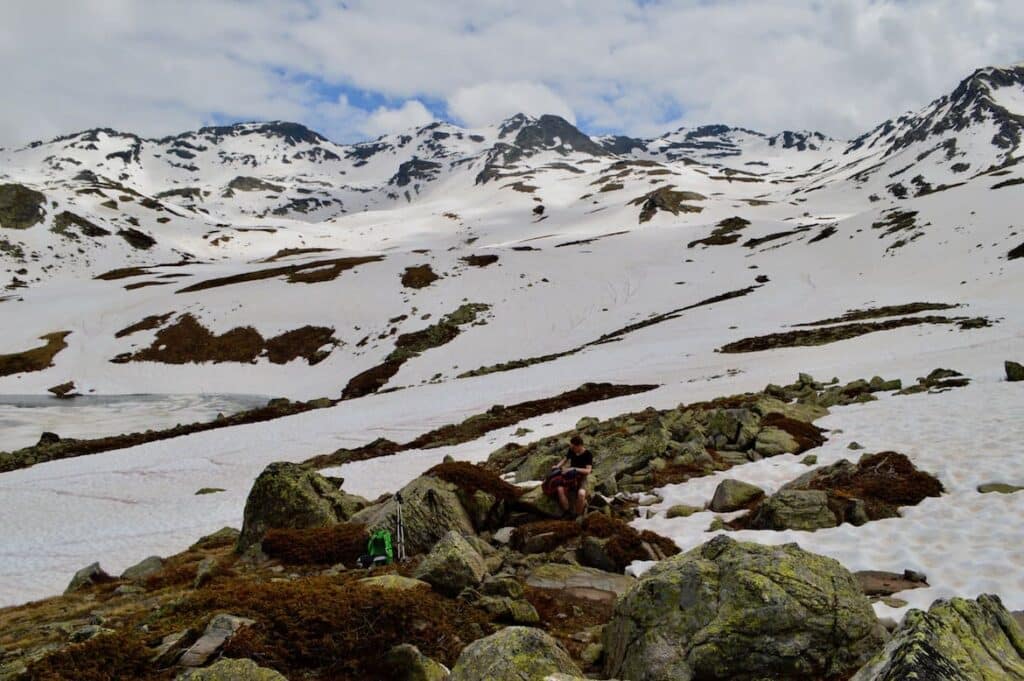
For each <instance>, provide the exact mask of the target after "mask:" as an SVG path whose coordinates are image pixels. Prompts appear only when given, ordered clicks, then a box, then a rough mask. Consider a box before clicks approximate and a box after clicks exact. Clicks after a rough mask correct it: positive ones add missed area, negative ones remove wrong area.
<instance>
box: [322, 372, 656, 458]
mask: <svg viewBox="0 0 1024 681" xmlns="http://www.w3.org/2000/svg"><path fill="white" fill-rule="evenodd" d="M656 387H657V386H656V385H616V384H613V383H584V384H583V385H581V386H580V387H579V388H575V389H573V390H569V391H566V392H564V393H561V394H559V395H555V396H554V397H547V398H543V399H539V400H529V401H527V402H520V403H518V404H513V405H510V406H507V407H505V406H501V405H495V406H494V407H491V408H490V409H488V410H487V411H486V412H484V413H482V414H475V415H473V416H470V417H468V418H467V419H465V420H464V421H462V422H461V423H456V424H450V425H447V426H442V427H440V428H436V429H434V430H431V431H429V432H426V433H423V434H422V435H419V436H418V437H416V438H415V439H413V440H410V441H408V442H406V443H405V444H397V443H395V442H391V441H390V440H384V439H380V440H375V441H374V442H371V443H369V444H366V445H363V446H361V447H357V448H354V449H338V450H336V451H335V452H333V453H331V454H321V455H320V456H315V457H313V458H312V459H309V460H308V461H306V462H305V464H306V465H308V466H311V467H313V468H329V467H332V466H339V465H341V464H343V463H346V462H349V461H363V460H366V459H374V458H377V457H380V456H387V455H389V454H395V453H397V452H402V451H405V450H409V449H431V448H433V447H445V446H449V445H457V444H461V443H463V442H469V441H471V440H475V439H477V438H479V437H481V436H482V435H485V434H487V433H489V432H490V431H492V430H497V429H499V428H505V427H507V426H511V425H513V424H515V423H518V422H519V421H523V420H525V419H529V418H533V417H535V416H540V415H542V414H550V413H553V412H557V411H563V410H565V409H570V408H572V407H578V406H580V405H583V404H589V403H591V402H598V401H601V400H609V399H613V398H615V397H623V396H626V395H635V394H638V393H643V392H647V391H648V390H653V389H654V388H656Z"/></svg>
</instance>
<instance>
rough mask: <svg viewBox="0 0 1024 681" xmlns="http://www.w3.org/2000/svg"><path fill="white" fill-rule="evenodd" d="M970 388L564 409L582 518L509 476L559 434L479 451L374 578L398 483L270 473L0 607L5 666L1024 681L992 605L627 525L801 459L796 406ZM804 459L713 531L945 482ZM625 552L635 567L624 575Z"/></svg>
mask: <svg viewBox="0 0 1024 681" xmlns="http://www.w3.org/2000/svg"><path fill="white" fill-rule="evenodd" d="M1007 373H1008V378H1010V379H1011V380H1012V377H1011V376H1010V372H1009V370H1008V372H1007ZM967 380H968V379H966V378H965V377H962V376H959V375H958V374H957V373H956V372H953V371H950V370H936V371H935V372H932V374H930V375H929V376H927V377H923V378H922V379H919V381H918V383H917V385H915V386H911V387H909V388H906V389H905V388H904V387H903V386H902V385H901V384H900V382H899V381H886V380H884V379H882V378H879V377H875V378H873V379H872V380H870V381H867V380H862V381H854V382H852V383H848V384H845V385H840V384H839V383H838V382H837V381H833V382H830V383H828V384H823V383H820V382H817V381H815V380H814V379H813V378H812V377H810V376H806V375H801V377H800V379H799V380H798V381H797V382H795V383H793V384H792V385H788V386H768V387H767V388H766V389H765V390H764V391H762V392H760V393H754V394H744V395H736V396H731V397H725V398H721V399H718V400H714V401H711V402H706V403H700V404H694V405H680V406H679V407H677V408H675V409H669V410H663V411H658V410H654V409H648V410H646V411H643V412H639V413H635V414H624V415H622V416H619V417H616V418H613V419H608V420H606V421H598V420H596V419H583V420H582V421H581V422H580V423H578V424H577V428H576V431H577V432H580V433H582V434H583V435H584V436H585V437H586V438H587V439H588V442H589V443H590V444H591V446H592V448H593V450H594V451H595V453H596V454H597V456H596V459H595V468H594V473H593V480H592V482H593V486H594V489H595V490H596V491H597V492H598V493H597V494H595V496H594V498H593V500H592V504H591V507H590V508H589V509H588V513H587V514H585V515H584V516H583V517H581V518H578V519H575V520H570V519H563V518H562V517H561V514H560V513H559V509H557V507H555V506H554V505H553V504H552V503H551V501H550V500H549V499H547V498H546V497H544V496H543V495H542V494H541V493H540V490H539V488H538V487H530V486H528V484H527V483H530V482H531V481H534V482H535V481H537V480H538V479H539V478H540V477H541V476H542V475H543V473H544V472H545V471H546V469H547V468H548V467H549V466H550V465H551V464H552V463H553V462H554V460H556V459H557V457H559V455H560V454H561V452H562V451H563V449H564V443H565V439H566V437H567V435H568V434H562V435H560V436H557V437H553V438H545V439H541V440H537V441H535V442H532V443H530V444H527V445H522V446H520V445H508V446H506V447H503V448H501V449H499V450H497V451H495V452H494V453H492V455H491V456H490V458H489V460H488V461H487V462H486V463H485V464H484V465H474V464H470V463H466V462H457V461H447V462H445V463H443V464H440V465H438V466H435V467H434V468H433V469H431V470H429V471H427V472H426V473H425V474H424V475H422V476H420V477H418V478H416V479H414V480H413V481H412V482H410V483H409V484H408V485H406V486H405V487H404V488H403V489H402V490H401V496H402V498H403V500H404V504H403V507H402V510H403V516H404V521H405V525H406V542H407V549H408V551H409V553H410V554H411V558H410V559H409V560H408V561H406V562H402V563H398V564H395V565H390V566H386V567H382V568H377V569H374V570H372V571H367V570H362V569H358V568H356V567H355V564H356V563H355V560H356V558H357V557H358V556H359V555H360V554H362V553H363V552H364V551H365V547H366V541H367V538H368V536H369V534H370V533H372V532H373V531H374V530H377V529H381V528H387V529H393V527H394V523H395V518H396V516H397V513H398V506H397V502H396V500H395V497H394V496H392V495H386V496H384V497H382V498H380V499H377V500H373V501H371V500H367V499H364V498H361V497H358V496H355V495H352V494H349V493H347V492H345V491H344V489H343V488H344V481H343V480H341V479H338V478H332V477H328V476H324V475H321V474H320V473H318V472H317V470H316V469H315V464H314V463H309V464H306V465H299V464H292V463H274V464H271V465H270V466H268V467H267V468H266V469H265V470H264V471H263V473H262V474H261V475H260V476H259V478H258V479H257V480H256V481H255V483H254V485H253V488H252V490H251V491H250V494H249V497H248V501H247V503H246V507H245V516H244V522H243V526H242V528H241V529H240V530H236V529H232V528H224V529H223V530H221V531H219V532H217V533H215V534H213V535H210V536H207V537H203V538H202V539H200V540H199V541H197V542H196V543H195V544H194V545H193V546H192V547H190V548H189V549H188V550H187V551H185V552H183V553H180V554H178V555H175V556H171V557H169V558H166V559H165V558H161V557H157V556H151V557H149V558H146V559H145V560H143V561H141V562H140V563H139V564H137V565H135V566H133V567H131V568H129V569H128V570H126V571H125V572H124V573H123V574H121V575H120V576H116V577H115V576H112V575H108V574H107V573H106V572H104V571H103V569H102V568H101V566H100V564H99V563H96V564H93V565H90V566H88V567H86V568H83V569H82V570H80V571H79V572H78V573H77V574H76V575H75V576H74V578H73V579H72V581H71V583H70V584H69V586H68V589H67V591H66V592H65V594H64V595H63V596H60V597H56V598H52V599H48V600H45V601H40V602H36V603H31V604H28V605H24V606H20V607H17V608H9V609H6V610H2V611H0V681H9V680H14V679H33V680H36V679H39V680H42V679H76V680H83V681H91V680H100V679H162V680H171V679H173V680H185V679H189V680H193V681H196V680H203V679H208V680H211V681H212V680H214V679H233V680H237V681H249V680H252V681H257V680H258V681H273V680H278V681H279V680H281V679H291V680H292V681H297V680H299V679H404V680H408V681H413V680H416V681H427V680H430V681H440V680H442V679H451V680H452V681H484V680H498V681H500V680H504V679H508V680H515V681H525V680H532V679H537V680H540V679H560V680H562V681H569V680H571V679H583V678H592V679H629V680H634V681H668V680H670V679H672V680H677V679H682V680H687V679H692V680H694V681H697V680H701V681H703V680H712V679H713V680H722V681H725V680H732V681H758V680H762V679H785V680H790V681H797V680H807V681H811V680H815V681H824V680H829V681H840V680H842V681H849V680H851V679H852V680H853V681H883V680H884V681H896V680H902V679H928V680H934V681H943V680H950V681H952V680H967V679H972V680H973V679H981V680H985V681H996V680H1002V679H1022V680H1024V630H1022V629H1021V627H1020V625H1019V623H1018V621H1017V620H1016V619H1015V616H1014V615H1013V614H1012V613H1010V612H1008V611H1007V610H1006V608H1004V607H1003V605H1002V603H1001V602H1000V600H999V598H998V596H995V595H986V596H981V597H979V598H978V599H977V600H967V599H962V598H954V599H951V600H941V601H936V602H935V603H934V604H933V605H932V606H931V607H930V608H929V609H928V611H927V612H923V611H920V610H911V611H910V612H909V613H908V614H907V616H906V617H905V618H904V620H903V622H902V623H901V624H899V625H897V624H896V623H895V622H892V621H891V620H880V619H879V618H878V617H877V616H876V614H875V611H874V609H873V608H872V601H873V600H877V599H888V600H886V602H898V600H897V599H894V598H893V594H895V593H898V592H900V591H904V590H906V589H911V588H916V587H918V586H921V585H922V584H923V583H925V580H926V579H927V577H926V576H925V575H921V574H916V573H911V572H909V571H908V572H907V573H906V574H902V575H899V574H890V573H880V572H860V573H851V572H850V571H849V570H847V569H846V568H845V567H843V565H841V564H840V563H838V562H837V561H835V560H833V559H831V558H827V557H824V556H820V555H816V554H813V553H810V552H807V551H804V550H802V549H801V548H800V547H799V546H798V545H797V544H785V545H781V546H766V545H761V544H757V543H753V542H741V541H736V540H735V539H733V538H731V537H730V536H729V535H728V534H722V533H717V534H709V535H708V536H709V540H708V541H707V542H706V543H704V544H703V545H700V546H697V547H695V548H693V549H691V550H689V551H686V552H680V551H679V548H678V547H677V546H676V545H675V544H674V543H673V542H672V541H671V540H670V539H668V538H666V537H662V536H660V535H658V534H655V533H653V532H650V531H642V532H640V531H637V530H636V529H634V528H633V527H631V526H630V525H629V524H628V522H629V521H630V520H631V519H633V518H635V517H637V516H638V515H642V514H645V513H647V512H648V510H647V509H646V508H645V507H646V506H648V505H650V504H651V500H652V499H657V496H656V493H655V491H656V490H657V488H659V487H662V486H664V485H666V484H671V483H679V482H685V481H686V480H688V479H690V478H694V477H699V476H703V475H708V474H710V473H713V472H719V471H723V470H727V469H729V468H731V467H733V466H739V465H742V464H744V463H746V462H749V461H754V460H758V459H760V458H764V457H771V456H776V455H779V454H781V453H789V454H803V453H804V452H807V451H808V450H813V449H814V448H815V447H817V446H819V445H820V444H822V443H823V442H824V441H825V439H826V438H827V437H828V433H827V431H825V430H823V429H821V428H818V427H817V426H815V425H814V421H815V420H816V419H818V418H820V417H822V416H823V415H825V414H827V413H828V410H829V409H830V408H834V407H836V406H841V405H844V404H850V403H853V402H862V401H869V400H873V399H876V398H875V393H878V392H883V391H884V392H893V391H899V392H900V393H908V392H921V391H941V390H950V389H955V388H956V387H958V386H962V385H964V383H965V382H966V381H967ZM522 434H523V435H526V433H522ZM804 462H805V463H806V464H807V465H808V467H809V469H808V472H807V473H806V474H805V475H802V476H800V477H798V478H796V479H795V480H793V481H791V482H790V483H788V484H786V485H784V486H783V487H782V488H781V489H779V490H777V491H776V492H775V493H774V494H770V495H769V494H766V493H765V492H764V491H763V490H760V489H758V488H756V487H754V486H752V485H748V484H746V483H741V482H739V481H735V480H730V479H726V480H724V481H723V482H722V483H721V484H720V485H719V486H718V488H717V489H716V491H715V494H714V496H713V498H712V499H710V500H709V501H708V508H709V509H710V510H713V511H715V512H722V513H732V512H736V511H745V513H743V514H740V515H733V516H730V517H731V519H730V520H722V519H719V518H716V522H715V523H714V524H713V526H712V527H711V528H709V530H731V529H760V530H779V529H799V530H805V531H814V530H816V529H821V528H828V527H835V526H837V525H840V524H843V523H851V524H855V525H859V524H863V523H869V522H873V521H875V520H878V519H881V518H893V517H899V515H900V509H901V508H903V507H905V506H909V505H914V504H917V503H920V501H921V500H923V499H924V498H926V497H930V496H937V495H941V494H942V493H943V491H944V490H943V486H942V484H941V482H940V481H939V480H938V479H937V478H936V477H934V476H933V475H932V474H931V473H929V472H928V471H922V470H918V469H917V468H916V467H915V466H914V465H913V463H912V462H911V461H910V460H909V459H907V457H905V456H903V455H902V454H900V453H898V452H868V453H864V454H863V455H861V456H860V457H859V458H858V460H857V461H856V462H853V461H845V460H844V461H840V462H838V463H835V464H832V465H829V466H820V467H816V466H815V464H816V459H815V456H814V454H813V453H812V454H806V455H805V458H804ZM510 479H511V480H513V481H514V482H517V483H522V484H512V482H510V481H509V480H510ZM698 510H702V509H697V508H691V507H672V508H671V509H669V510H668V513H669V515H670V516H671V515H673V514H674V515H687V514H689V513H693V512H695V511H698ZM638 560H640V561H651V562H653V567H652V568H650V569H649V570H648V571H646V572H645V573H643V574H642V576H641V577H639V578H636V577H633V576H631V575H629V574H626V569H627V567H629V566H630V565H631V564H632V563H633V562H634V561H638Z"/></svg>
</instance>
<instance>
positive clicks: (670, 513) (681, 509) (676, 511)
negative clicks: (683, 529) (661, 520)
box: [665, 504, 704, 518]
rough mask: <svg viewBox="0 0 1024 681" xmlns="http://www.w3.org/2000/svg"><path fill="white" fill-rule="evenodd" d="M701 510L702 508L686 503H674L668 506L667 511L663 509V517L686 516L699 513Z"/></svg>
mask: <svg viewBox="0 0 1024 681" xmlns="http://www.w3.org/2000/svg"><path fill="white" fill-rule="evenodd" d="M703 510H704V509H702V508H700V507H698V506H688V505H686V504H676V505H674V506H670V507H669V509H668V510H667V511H665V517H666V518H688V517H690V516H691V515H693V514H694V513H700V512H701V511H703Z"/></svg>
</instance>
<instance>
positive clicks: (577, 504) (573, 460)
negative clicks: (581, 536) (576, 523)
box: [545, 435, 594, 515]
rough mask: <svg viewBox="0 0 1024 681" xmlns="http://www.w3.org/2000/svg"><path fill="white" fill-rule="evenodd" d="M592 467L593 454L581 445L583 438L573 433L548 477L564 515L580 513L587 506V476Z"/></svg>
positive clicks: (549, 487)
mask: <svg viewBox="0 0 1024 681" xmlns="http://www.w3.org/2000/svg"><path fill="white" fill-rule="evenodd" d="M593 469H594V455H593V454H591V453H590V450H589V449H587V448H586V447H584V446H583V438H582V437H580V436H579V435H574V436H573V437H572V439H571V440H569V451H567V452H566V453H565V456H564V457H562V460H561V461H559V462H558V463H557V464H555V465H554V466H552V467H551V473H549V475H548V477H549V479H550V480H551V483H552V484H550V485H548V486H547V488H546V490H545V491H548V490H552V491H553V492H554V493H553V494H551V492H549V494H551V496H554V497H555V498H557V499H558V505H559V506H561V507H562V513H563V514H565V515H569V514H575V515H582V514H583V511H585V510H586V508H587V476H588V475H590V471H592V470H593Z"/></svg>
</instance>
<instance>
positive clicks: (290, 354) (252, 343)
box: [115, 313, 338, 365]
mask: <svg viewBox="0 0 1024 681" xmlns="http://www.w3.org/2000/svg"><path fill="white" fill-rule="evenodd" d="M147 319H149V318H147ZM143 322H146V320H143V321H142V322H139V324H142V323H143ZM129 328H131V327H129ZM149 328H151V327H149ZM119 333H120V332H119ZM337 343H338V341H337V340H336V339H335V338H334V329H332V328H329V327H323V326H304V327H301V328H298V329H293V330H291V331H286V332H284V333H282V334H280V335H278V336H274V337H273V338H269V339H266V340H264V338H263V336H262V335H260V333H259V331H257V330H256V329H254V328H252V327H251V326H245V327H236V328H234V329H231V330H230V331H226V332H224V333H223V334H220V335H217V334H214V333H213V332H211V331H210V330H208V329H207V328H206V327H204V326H203V325H202V324H200V323H199V321H198V320H196V318H195V317H193V316H192V315H191V314H190V313H185V314H183V315H182V316H181V317H179V318H178V320H177V321H176V322H175V323H174V324H171V325H170V326H166V327H164V328H163V329H161V330H160V331H158V332H157V334H156V338H155V339H154V340H153V343H152V344H151V345H150V346H149V347H147V348H143V349H141V350H139V351H138V352H136V353H135V354H133V355H129V356H128V357H123V356H119V357H117V358H116V359H115V361H116V362H118V363H122V362H129V361H132V362H163V363H165V364H187V363H190V362H255V361H256V359H257V358H258V357H260V356H263V355H266V357H267V359H269V360H270V361H271V362H273V363H274V364H286V363H288V362H290V361H292V360H294V359H297V358H299V357H302V358H304V359H305V360H306V361H307V362H309V364H310V365H313V364H317V363H318V362H321V361H323V360H324V359H325V358H326V357H327V356H328V355H330V351H323V350H321V348H322V347H323V346H325V345H336V344H337Z"/></svg>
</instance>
